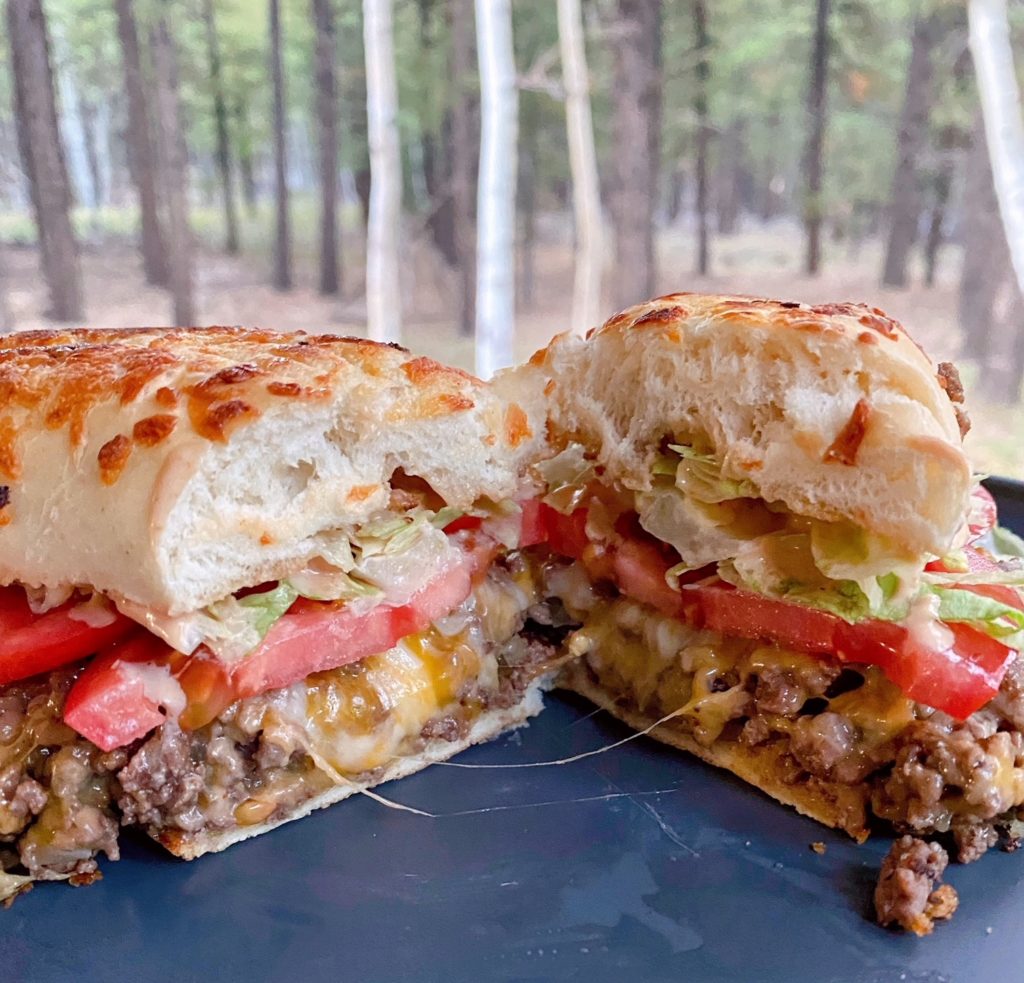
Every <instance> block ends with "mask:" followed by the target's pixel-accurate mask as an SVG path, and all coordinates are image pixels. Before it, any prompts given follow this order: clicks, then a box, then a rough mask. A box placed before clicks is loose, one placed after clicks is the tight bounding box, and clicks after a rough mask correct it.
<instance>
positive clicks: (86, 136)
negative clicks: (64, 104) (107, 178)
mask: <svg viewBox="0 0 1024 983" xmlns="http://www.w3.org/2000/svg"><path fill="white" fill-rule="evenodd" d="M78 109H79V112H80V113H81V115H82V143H83V144H84V145H85V164H86V168H87V169H88V171H89V192H90V194H89V199H90V203H91V204H92V207H93V208H102V207H103V205H104V204H105V202H106V198H107V193H106V187H105V186H104V183H103V168H102V167H101V166H100V151H99V144H98V143H97V141H96V127H97V125H98V120H97V115H98V112H97V108H96V103H94V102H93V101H92V100H91V99H86V98H84V97H83V98H81V99H80V100H79V103H78Z"/></svg>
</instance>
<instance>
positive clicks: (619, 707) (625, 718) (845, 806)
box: [558, 662, 870, 843]
mask: <svg viewBox="0 0 1024 983" xmlns="http://www.w3.org/2000/svg"><path fill="white" fill-rule="evenodd" d="M558 685H559V686H560V687H561V688H563V689H568V690H571V691H572V692H574V693H578V694H579V695H580V696H583V697H585V698H586V699H588V700H590V702H591V703H594V704H596V705H597V706H599V707H600V708H601V709H602V710H606V711H607V712H608V713H610V714H611V715H612V716H613V717H615V718H616V719H617V720H620V721H622V723H624V724H626V725H627V726H629V727H632V728H633V729H634V730H636V731H647V732H648V733H649V735H650V736H651V737H653V738H654V739H655V740H658V741H660V742H661V743H662V744H668V745H670V746H671V747H674V748H678V749H679V750H680V751H688V752H689V753H690V754H694V755H696V756H697V757H698V758H700V759H701V760H702V761H705V762H707V763H708V764H709V765H714V766H715V767H716V768H724V769H725V770H726V771H729V772H731V773H732V774H734V775H735V776H736V777H737V778H741V779H742V780H743V781H745V782H747V783H748V784H749V785H753V786H754V787H755V788H756V789H759V790H760V791H761V792H764V793H765V794H766V795H769V796H771V797H772V798H773V799H775V800H776V801H777V802H781V803H782V804H783V805H787V806H792V807H793V808H794V809H796V811H797V812H799V813H800V814H801V815H803V816H807V817H808V818H810V819H814V820H816V821H817V822H819V823H822V824H824V825H825V826H830V827H832V828H833V829H840V830H842V831H843V832H845V833H848V834H849V835H850V836H852V837H853V838H854V839H855V840H856V841H857V842H858V843H863V842H864V840H866V839H867V838H868V835H869V832H870V830H869V829H868V809H867V802H868V799H869V796H870V792H869V789H868V787H867V786H866V785H865V786H851V785H840V784H839V783H837V782H828V781H823V780H822V779H819V778H815V777H814V776H810V775H805V776H804V778H803V779H802V780H801V781H800V782H799V783H798V784H794V783H790V782H785V781H783V780H782V779H781V778H780V777H779V776H780V775H781V774H783V773H784V769H783V766H782V762H781V760H780V759H781V757H782V755H783V754H784V753H785V752H784V751H783V750H782V749H781V748H778V747H773V746H772V745H766V746H763V747H747V746H745V745H741V744H736V743H733V742H729V741H722V740H719V741H716V742H714V743H713V744H712V745H711V746H710V747H705V746H704V745H703V744H701V743H699V742H698V741H696V740H695V739H694V738H693V736H692V735H691V734H688V733H687V732H686V731H685V730H684V729H683V728H682V727H681V726H680V724H679V721H678V720H667V721H665V722H663V723H659V724H657V725H656V726H655V724H656V720H657V718H655V717H649V716H647V715H645V714H643V713H640V712H639V711H638V710H635V709H632V708H630V707H629V706H628V705H624V704H623V703H622V702H620V701H619V700H617V699H616V698H615V697H614V696H613V695H612V694H610V693H608V692H606V691H605V690H604V689H602V687H600V686H599V685H598V684H597V683H596V682H595V680H594V677H593V675H592V674H591V672H590V670H589V669H587V667H586V665H585V664H584V663H583V662H576V663H573V664H571V665H569V666H567V667H566V668H565V669H563V671H562V674H561V675H560V677H559V679H558Z"/></svg>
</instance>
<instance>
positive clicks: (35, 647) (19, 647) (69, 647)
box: [0, 587, 136, 686]
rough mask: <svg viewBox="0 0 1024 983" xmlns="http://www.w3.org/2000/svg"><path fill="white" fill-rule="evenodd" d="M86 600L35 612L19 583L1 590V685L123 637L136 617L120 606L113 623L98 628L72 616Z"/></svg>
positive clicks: (82, 654)
mask: <svg viewBox="0 0 1024 983" xmlns="http://www.w3.org/2000/svg"><path fill="white" fill-rule="evenodd" d="M81 603H82V601H81V600H74V599H72V600H70V601H68V602H67V603H66V604H62V605H61V606H60V607H57V608H54V609H53V610H52V611H47V612H46V613H45V614H39V615H37V614H33V613H32V610H31V609H30V608H29V606H28V598H27V597H26V596H25V591H24V590H23V589H22V588H20V587H4V588H2V589H0V686H2V685H4V684H6V683H12V682H14V681H15V680H18V679H27V678H28V677H29V676H37V675H39V673H42V672H50V671H51V670H52V669H59V668H60V667H61V666H66V665H69V664H70V663H72V662H78V661H79V660H80V659H84V658H85V657H86V656H88V655H92V654H93V653H95V652H98V651H100V650H101V649H103V648H106V646H108V645H110V644H112V643H113V642H116V641H117V640H118V639H120V638H124V636H125V635H127V634H128V633H129V632H130V631H131V630H132V629H133V628H135V627H136V625H135V622H134V621H132V620H131V619H130V618H126V617H125V616H124V615H123V614H120V613H119V612H117V611H112V612H111V617H112V620H111V622H110V624H109V625H104V626H102V627H93V626H92V625H90V624H88V623H87V622H85V621H79V620H78V619H77V618H73V617H72V616H71V612H72V611H73V610H74V608H75V607H76V606H78V605H80V604H81Z"/></svg>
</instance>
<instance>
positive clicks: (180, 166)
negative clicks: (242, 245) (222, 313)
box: [149, 0, 196, 327]
mask: <svg viewBox="0 0 1024 983" xmlns="http://www.w3.org/2000/svg"><path fill="white" fill-rule="evenodd" d="M168 6H169V4H168V0H162V2H161V11H160V16H159V17H158V19H157V22H156V24H155V25H154V27H153V30H152V32H151V34H150V42H149V43H150V50H151V51H152V52H153V72H154V75H155V76H156V115H157V124H158V125H157V148H158V153H159V157H160V173H161V175H162V177H163V182H162V183H163V193H164V202H165V204H166V207H167V247H168V248H167V259H168V268H169V269H168V272H169V281H170V284H169V285H170V290H171V299H172V301H173V302H174V323H175V324H176V325H178V326H180V327H188V326H191V325H193V324H195V321H196V315H195V299H194V296H193V285H192V249H193V242H192V230H191V229H190V228H189V221H188V153H187V151H186V148H185V136H184V133H183V131H182V128H181V106H180V102H179V97H178V55H177V52H176V51H175V48H174V40H173V39H172V37H171V32H170V29H169V28H168V26H167V8H168Z"/></svg>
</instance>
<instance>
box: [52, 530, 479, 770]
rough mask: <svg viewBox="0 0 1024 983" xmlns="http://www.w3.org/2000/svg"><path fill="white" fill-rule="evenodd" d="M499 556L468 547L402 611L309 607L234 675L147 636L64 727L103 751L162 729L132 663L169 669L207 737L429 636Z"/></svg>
mask: <svg viewBox="0 0 1024 983" xmlns="http://www.w3.org/2000/svg"><path fill="white" fill-rule="evenodd" d="M468 535H469V537H470V538H472V535H473V534H472V533H471V532H470V533H468ZM493 548H494V547H493V544H491V543H490V542H488V541H487V540H486V539H485V538H484V537H479V538H478V540H477V541H476V542H474V543H469V542H467V543H466V544H465V547H464V549H463V550H461V551H460V553H459V556H458V560H457V561H456V562H455V563H454V564H453V565H452V566H450V567H449V568H448V569H447V570H446V571H444V572H443V573H442V574H440V575H438V576H437V577H435V578H434V579H433V580H431V581H430V582H429V583H428V584H426V585H425V586H424V587H422V588H420V590H419V591H417V592H416V593H415V594H414V595H413V596H412V598H411V599H410V600H409V603H408V604H405V605H402V606H394V607H393V606H390V605H386V604H378V605H376V606H375V607H371V608H369V609H368V610H360V609H359V608H358V607H353V605H351V604H345V603H343V602H322V601H309V600H305V599H301V598H300V599H299V600H298V601H296V602H295V604H293V605H292V607H291V608H290V609H289V611H288V613H287V614H285V615H284V616H283V617H282V618H281V619H280V620H279V621H278V622H276V623H275V624H274V626H273V627H272V628H271V629H270V631H269V632H267V636H266V638H264V640H263V642H262V644H261V645H260V646H259V647H258V648H257V649H256V650H255V651H254V652H252V653H251V654H250V655H248V656H246V658H244V659H243V660H241V661H240V662H239V663H237V664H235V665H227V664H225V663H223V662H220V661H218V660H216V659H214V658H212V657H210V656H209V655H204V650H203V649H200V650H199V651H198V652H197V653H196V654H195V655H193V656H185V655H182V654H180V653H178V652H174V651H173V650H172V649H170V648H169V647H168V646H167V645H166V644H165V643H164V642H162V641H161V640H160V639H158V638H156V637H155V636H153V635H149V634H148V633H144V635H143V637H142V639H141V640H137V639H136V638H135V637H134V636H133V638H132V639H131V640H130V642H128V643H125V645H123V646H115V647H114V648H112V649H109V650H108V651H106V652H104V653H103V654H102V655H100V656H99V657H97V658H96V659H94V660H93V662H92V663H91V664H90V665H89V666H88V668H87V669H86V671H85V673H84V674H83V675H82V677H81V679H79V680H78V682H76V683H75V685H74V686H73V687H72V689H71V692H70V693H69V694H68V701H67V709H66V712H65V717H64V719H65V721H66V722H67V724H68V725H69V726H70V727H72V728H73V729H74V730H76V731H78V733H80V734H81V735H82V736H83V737H86V738H88V739H89V740H91V741H93V743H95V744H97V745H98V746H99V747H101V748H103V749H104V750H110V748H112V747H120V746H122V745H123V744H127V743H129V742H131V741H133V740H136V739H137V738H139V737H142V736H144V735H145V734H146V733H148V732H149V731H150V730H152V729H153V728H154V727H157V726H159V725H160V724H161V723H162V722H163V720H164V717H163V715H162V714H161V713H160V712H159V708H158V706H157V704H156V703H154V701H153V699H152V696H151V695H147V692H146V689H145V687H144V686H143V685H142V682H141V681H140V675H139V674H138V673H134V674H133V673H132V672H131V671H130V670H126V669H125V663H131V662H148V663H152V664H153V666H154V667H155V668H156V669H158V670H159V669H160V668H162V667H166V669H167V670H168V672H169V673H170V674H171V675H173V677H174V678H175V679H176V680H177V682H178V684H179V685H180V686H181V688H182V690H183V691H184V693H185V697H186V706H185V710H184V712H183V713H182V715H181V718H180V723H181V725H182V726H183V727H185V728H186V729H195V728H197V727H202V726H204V725H205V724H207V723H209V722H210V721H211V720H213V719H214V718H215V717H217V716H218V715H219V714H220V713H221V712H223V710H224V709H226V708H227V707H228V706H230V705H231V704H232V703H233V702H234V701H235V700H238V699H242V698H244V697H248V696H257V695H259V694H260V693H266V692H268V691H269V690H273V689H280V688H281V687H284V686H288V685H290V684H291V683H294V682H297V681H298V680H300V679H304V678H305V677H306V676H308V675H310V674H312V673H315V672H321V671H324V670H326V669H336V668H338V667H340V666H343V665H348V664H349V663H353V662H358V661H360V660H361V659H364V658H366V657H367V656H369V655H374V654H375V653H377V652H383V651H386V650H387V649H389V648H391V647H392V646H394V645H395V644H396V643H397V642H398V641H399V640H400V639H402V638H404V637H406V636H407V635H413V634H418V633H419V632H421V631H424V630H426V628H427V627H429V625H430V624H431V622H433V621H435V620H437V619H438V618H441V617H444V616H445V615H447V614H449V613H450V612H451V611H453V610H454V609H455V608H457V607H458V606H459V605H460V604H461V603H462V602H463V601H464V600H465V599H466V598H467V597H468V596H469V593H470V591H471V590H472V586H473V578H474V575H475V574H476V573H477V572H478V568H480V567H481V565H483V566H484V567H486V563H487V558H488V557H489V556H491V555H492V553H493ZM112 742H113V743H112Z"/></svg>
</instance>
